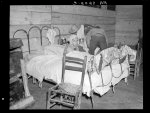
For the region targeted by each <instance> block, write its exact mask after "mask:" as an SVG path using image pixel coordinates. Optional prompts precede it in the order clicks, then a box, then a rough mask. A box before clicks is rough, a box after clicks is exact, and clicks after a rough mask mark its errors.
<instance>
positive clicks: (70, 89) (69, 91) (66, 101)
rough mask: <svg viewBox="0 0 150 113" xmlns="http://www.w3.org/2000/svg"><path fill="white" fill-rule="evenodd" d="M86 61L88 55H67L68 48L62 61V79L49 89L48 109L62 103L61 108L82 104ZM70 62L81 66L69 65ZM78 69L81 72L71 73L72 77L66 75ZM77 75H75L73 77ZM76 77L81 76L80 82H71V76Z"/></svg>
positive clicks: (76, 107)
mask: <svg viewBox="0 0 150 113" xmlns="http://www.w3.org/2000/svg"><path fill="white" fill-rule="evenodd" d="M86 61H87V57H84V59H79V58H73V57H69V56H66V50H65V52H64V55H63V61H62V79H61V83H60V84H57V85H55V86H53V87H51V88H49V90H48V95H47V107H46V108H47V109H51V108H52V107H53V106H55V105H60V109H61V108H62V105H65V106H67V107H71V108H73V109H79V108H80V104H81V95H82V88H83V81H84V75H85V68H86ZM68 63H72V64H77V65H80V66H79V67H78V66H77V67H76V66H73V65H67V64H68ZM67 70H69V71H77V72H80V73H79V74H72V75H71V73H70V75H69V76H70V77H69V76H68V74H67V76H66V71H67ZM78 75H80V76H78ZM73 76H75V77H73ZM72 77H73V78H74V81H76V80H75V79H76V78H77V79H78V78H79V79H78V80H79V83H77V84H75V83H71V82H69V81H70V80H69V79H70V78H72Z"/></svg>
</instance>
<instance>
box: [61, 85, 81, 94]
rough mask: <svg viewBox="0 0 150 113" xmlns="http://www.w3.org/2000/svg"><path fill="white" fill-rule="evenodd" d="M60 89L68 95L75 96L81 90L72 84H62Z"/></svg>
mask: <svg viewBox="0 0 150 113" xmlns="http://www.w3.org/2000/svg"><path fill="white" fill-rule="evenodd" d="M59 87H60V88H61V89H62V90H64V91H65V92H67V93H71V94H73V95H75V94H76V93H77V92H78V91H80V90H81V87H80V86H79V85H75V84H71V83H61V84H60V85H59Z"/></svg>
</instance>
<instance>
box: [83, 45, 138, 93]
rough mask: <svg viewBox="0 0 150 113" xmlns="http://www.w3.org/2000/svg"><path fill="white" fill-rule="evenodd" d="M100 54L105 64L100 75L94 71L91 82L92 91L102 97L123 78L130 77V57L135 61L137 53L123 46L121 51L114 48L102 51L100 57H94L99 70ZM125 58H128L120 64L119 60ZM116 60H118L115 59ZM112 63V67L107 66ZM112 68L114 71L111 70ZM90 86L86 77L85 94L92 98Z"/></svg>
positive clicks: (86, 76)
mask: <svg viewBox="0 0 150 113" xmlns="http://www.w3.org/2000/svg"><path fill="white" fill-rule="evenodd" d="M100 54H102V56H103V64H102V70H101V72H100V73H99V74H98V73H97V72H96V71H94V72H93V73H92V74H91V79H92V80H91V81H92V89H93V90H94V92H95V93H97V94H100V95H101V96H102V95H104V94H105V93H106V92H108V91H109V89H110V86H111V85H113V86H114V85H116V84H117V83H118V82H119V81H120V80H122V79H123V78H127V77H128V75H129V71H128V69H129V62H128V56H126V55H128V54H129V55H131V56H133V59H134V58H135V57H136V51H134V50H132V49H131V48H130V47H128V46H126V45H125V46H122V48H121V49H117V48H114V47H111V48H108V49H105V50H103V51H101V52H100V53H99V54H98V55H96V56H94V63H96V65H97V66H96V68H98V65H99V61H100V59H101V56H100ZM123 56H126V58H125V60H124V61H123V62H122V63H121V64H119V59H118V58H122V57H123ZM115 58H116V59H115ZM111 61H112V63H111V67H110V66H109V65H107V64H108V63H110V62H111ZM111 68H112V70H111ZM90 90H91V89H90V84H89V78H88V75H87V74H86V75H85V79H84V88H83V93H84V94H86V95H87V96H90Z"/></svg>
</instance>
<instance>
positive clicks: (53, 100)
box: [50, 99, 74, 107]
mask: <svg viewBox="0 0 150 113" xmlns="http://www.w3.org/2000/svg"><path fill="white" fill-rule="evenodd" d="M50 101H52V102H57V103H61V104H64V105H67V106H70V107H73V106H74V105H73V104H70V103H65V102H61V101H59V100H55V99H50Z"/></svg>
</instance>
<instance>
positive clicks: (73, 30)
mask: <svg viewBox="0 0 150 113" xmlns="http://www.w3.org/2000/svg"><path fill="white" fill-rule="evenodd" d="M78 30H79V27H78V26H76V25H73V26H72V27H71V29H70V30H69V33H70V34H72V35H71V36H70V38H69V42H71V44H70V45H74V46H75V47H76V49H77V50H78V51H81V52H86V50H85V49H84V48H83V47H82V46H81V45H80V44H79V37H78V36H77V31H78Z"/></svg>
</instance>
